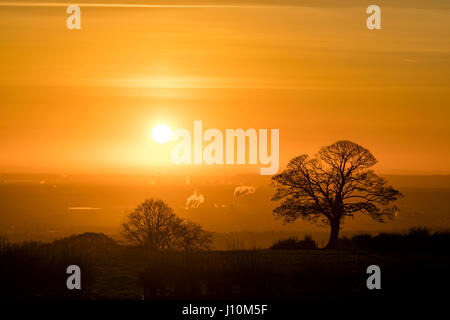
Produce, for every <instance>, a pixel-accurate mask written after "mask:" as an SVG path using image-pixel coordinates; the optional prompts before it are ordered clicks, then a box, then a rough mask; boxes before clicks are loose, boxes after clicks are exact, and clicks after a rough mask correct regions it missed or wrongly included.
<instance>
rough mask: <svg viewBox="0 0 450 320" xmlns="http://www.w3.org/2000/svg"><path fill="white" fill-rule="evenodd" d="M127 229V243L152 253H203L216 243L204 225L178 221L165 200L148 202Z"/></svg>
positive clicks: (134, 212)
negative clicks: (184, 251)
mask: <svg viewBox="0 0 450 320" xmlns="http://www.w3.org/2000/svg"><path fill="white" fill-rule="evenodd" d="M123 228H124V231H123V235H124V237H125V239H127V240H128V241H130V242H131V243H133V244H136V245H138V246H140V247H144V248H146V249H149V250H155V251H159V250H165V249H174V250H203V249H209V248H210V246H211V243H212V240H211V235H210V234H209V233H208V232H205V231H204V230H203V229H202V227H201V226H200V225H198V224H195V223H193V222H190V221H188V222H185V221H184V220H183V219H181V218H179V217H177V216H176V215H175V214H174V212H173V209H172V208H170V207H169V206H168V205H167V204H166V203H165V202H164V201H162V200H154V199H148V200H145V201H144V202H143V203H141V204H140V205H139V206H137V207H136V208H135V209H134V211H133V212H131V213H130V214H129V215H128V222H127V223H124V224H123Z"/></svg>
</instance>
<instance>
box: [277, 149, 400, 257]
mask: <svg viewBox="0 0 450 320" xmlns="http://www.w3.org/2000/svg"><path fill="white" fill-rule="evenodd" d="M376 163H377V160H376V159H375V157H374V156H373V155H372V154H371V153H370V151H369V150H367V149H365V148H363V147H361V146H360V145H358V144H356V143H353V142H351V141H346V140H344V141H338V142H336V143H334V144H332V145H329V146H326V147H322V148H321V149H320V151H319V153H318V154H317V155H315V156H314V157H312V158H311V157H308V155H301V156H298V157H296V158H294V159H292V160H291V161H290V162H289V163H288V165H287V168H286V170H284V171H283V172H281V173H280V174H278V175H275V176H273V177H272V180H273V183H272V185H273V186H274V187H275V188H276V191H275V194H274V196H273V198H272V200H274V201H277V200H283V201H282V202H281V204H280V205H279V206H278V207H277V208H275V209H274V214H275V215H276V216H278V217H280V218H282V219H284V221H285V222H293V221H295V220H297V219H298V218H300V219H303V220H305V221H311V222H317V223H319V224H323V225H329V226H330V227H331V232H330V239H329V242H328V244H327V246H326V247H327V248H336V247H337V244H338V237H339V229H340V226H341V224H342V223H343V221H344V218H345V217H353V216H354V214H355V213H358V212H360V213H365V214H368V215H369V216H371V217H372V218H373V219H375V220H376V221H378V222H383V221H384V219H383V218H384V217H388V218H392V217H393V215H394V214H395V212H397V211H398V208H397V207H396V206H395V205H390V204H391V202H392V201H394V200H397V199H398V198H399V197H401V196H402V194H401V193H400V192H399V191H397V190H395V189H394V188H393V187H392V186H388V185H387V182H386V181H385V180H384V179H383V178H381V177H380V176H378V175H376V174H375V173H374V172H373V170H371V169H369V168H371V167H372V166H373V165H375V164H376Z"/></svg>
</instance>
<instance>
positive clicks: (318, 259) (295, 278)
mask: <svg viewBox="0 0 450 320" xmlns="http://www.w3.org/2000/svg"><path fill="white" fill-rule="evenodd" d="M1 252H2V253H1V255H0V262H1V264H0V269H1V278H2V279H1V282H2V289H1V293H0V295H1V296H2V297H9V298H11V297H13V298H31V299H49V298H50V299H54V298H57V299H132V300H141V299H146V300H183V299H196V300H201V299H216V300H220V299H237V300H245V299H258V300H263V299H341V298H351V297H358V298H359V297H362V298H363V297H366V296H374V295H377V296H382V297H386V298H394V297H396V296H398V295H401V296H402V297H405V296H421V295H423V293H424V292H427V295H428V296H430V295H433V294H434V293H437V292H438V289H440V288H445V286H448V285H449V284H450V277H449V275H448V270H449V267H450V256H449V255H448V254H442V255H440V254H436V253H433V254H431V253H427V252H409V253H407V252H405V253H401V254H400V253H398V252H390V253H385V254H381V253H375V252H368V251H361V250H250V251H208V252H170V251H167V252H159V253H158V252H148V251H144V250H142V249H140V248H137V247H131V246H124V245H119V244H117V243H115V242H114V241H113V240H111V239H110V238H108V237H106V236H104V235H101V234H84V235H78V236H73V237H69V238H65V239H62V240H58V241H55V242H53V243H51V244H36V243H33V244H22V245H14V246H9V247H8V245H5V244H4V245H2V250H1ZM70 264H78V265H80V267H81V270H82V290H81V291H77V290H73V291H69V290H67V289H66V283H65V279H66V278H67V275H66V273H65V271H66V269H65V268H66V266H68V265H70ZM373 264H375V265H378V266H380V268H381V270H382V289H383V290H381V291H378V292H374V291H369V290H368V289H367V287H366V280H367V278H368V276H369V275H367V274H366V269H367V267H368V266H369V265H373Z"/></svg>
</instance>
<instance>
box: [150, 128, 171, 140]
mask: <svg viewBox="0 0 450 320" xmlns="http://www.w3.org/2000/svg"><path fill="white" fill-rule="evenodd" d="M152 138H153V140H155V141H156V142H157V143H166V142H168V141H169V140H170V138H172V129H170V127H169V126H168V125H167V124H158V125H157V126H156V127H154V128H153V130H152Z"/></svg>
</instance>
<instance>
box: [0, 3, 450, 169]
mask: <svg viewBox="0 0 450 320" xmlns="http://www.w3.org/2000/svg"><path fill="white" fill-rule="evenodd" d="M6 2H7V1H0V149H1V150H2V152H0V172H71V173H72V172H73V173H92V172H95V173H100V172H120V173H127V172H133V173H135V172H142V173H153V172H169V171H171V170H178V169H176V168H174V165H173V164H172V163H171V162H170V150H171V147H172V146H173V145H171V144H170V143H168V144H166V145H159V144H157V143H155V142H154V141H153V140H152V139H151V129H152V127H153V126H154V125H156V124H159V123H166V124H168V125H169V126H171V127H172V128H174V129H175V128H186V129H189V130H192V129H193V122H194V120H201V121H202V122H203V126H204V128H205V129H206V128H217V129H219V130H222V131H223V132H225V129H227V128H243V129H248V128H256V129H259V128H262V129H264V128H265V129H279V130H280V151H279V153H280V169H282V168H283V166H285V165H286V163H287V162H288V161H289V159H291V158H292V157H294V156H297V155H299V154H303V153H308V154H314V153H315V152H317V151H318V149H319V148H320V147H321V146H324V145H328V144H331V143H333V142H335V141H336V140H340V139H349V140H352V141H354V142H357V143H359V144H361V145H363V146H365V147H367V148H368V149H369V150H371V151H372V152H373V154H374V155H375V156H376V157H377V159H378V160H379V164H377V167H376V168H377V170H378V171H380V172H382V173H398V174H432V173H433V174H435V173H440V174H450V6H449V4H448V1H396V2H395V5H393V4H391V3H390V2H386V4H385V2H384V1H379V2H378V4H379V5H380V7H381V12H382V20H381V21H382V22H381V24H382V29H381V30H368V29H367V28H366V18H367V14H366V7H367V5H368V2H367V1H350V0H348V1H341V2H339V5H336V2H331V1H281V2H280V1H277V2H275V1H233V2H232V1H217V2H211V1H208V2H207V1H196V2H194V1H189V2H188V1H170V0H169V1H164V2H161V1H160V2H155V1H152V2H151V3H152V5H155V4H156V5H157V4H159V3H164V4H168V5H175V6H174V7H170V6H169V7H167V6H164V7H139V6H136V7H132V6H129V7H117V6H116V7H108V6H98V7H96V6H92V4H93V3H103V4H106V3H110V4H116V5H117V4H119V3H128V4H129V3H136V4H145V3H147V4H148V3H150V2H148V1H147V2H146V1H128V2H125V1H122V2H121V1H109V2H108V1H98V2H95V1H79V3H83V2H84V3H90V4H91V6H89V7H83V6H81V19H82V20H81V21H82V22H81V23H82V26H81V30H68V29H67V28H66V19H67V17H68V16H69V15H68V14H66V12H65V10H66V7H65V6H64V5H63V4H64V2H63V1H60V2H58V1H46V3H47V4H46V5H43V2H41V1H28V2H27V1H18V2H16V1H15V2H14V4H15V6H11V5H10V4H11V3H13V2H9V4H8V3H6ZM48 3H52V4H57V5H48ZM18 4H20V6H18ZM30 4H32V5H30ZM193 4H194V5H200V6H196V7H185V6H186V5H193ZM204 4H207V6H206V7H201V5H204ZM216 4H217V7H214V6H215V5H216ZM227 6H228V7H227ZM224 167H225V168H223V167H220V166H213V167H211V168H205V166H198V167H197V169H198V170H209V171H208V172H216V171H217V172H219V171H220V172H221V170H228V171H230V172H243V171H249V172H256V168H254V167H252V166H234V167H229V166H224ZM257 168H259V166H257ZM186 169H187V168H182V169H180V170H186ZM188 169H189V170H191V168H188Z"/></svg>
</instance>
